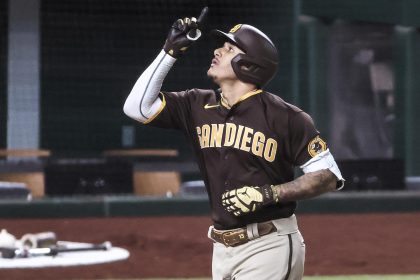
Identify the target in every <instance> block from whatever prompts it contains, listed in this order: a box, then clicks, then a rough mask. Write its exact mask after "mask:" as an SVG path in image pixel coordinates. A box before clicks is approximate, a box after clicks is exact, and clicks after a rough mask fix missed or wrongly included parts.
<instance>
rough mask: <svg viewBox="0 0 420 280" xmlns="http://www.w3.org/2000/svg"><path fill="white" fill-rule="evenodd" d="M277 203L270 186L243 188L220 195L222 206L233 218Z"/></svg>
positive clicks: (275, 195)
mask: <svg viewBox="0 0 420 280" xmlns="http://www.w3.org/2000/svg"><path fill="white" fill-rule="evenodd" d="M277 202H278V197H277V194H276V193H275V192H274V191H273V188H272V186H271V185H264V186H262V187H257V186H255V187H253V186H243V187H242V188H238V189H234V190H231V191H227V192H225V193H224V194H223V195H222V205H223V206H224V208H225V209H226V210H227V211H228V212H232V213H233V214H234V215H235V216H241V215H244V214H247V213H250V212H255V211H257V210H259V209H261V208H263V207H265V206H267V205H273V204H275V203H277Z"/></svg>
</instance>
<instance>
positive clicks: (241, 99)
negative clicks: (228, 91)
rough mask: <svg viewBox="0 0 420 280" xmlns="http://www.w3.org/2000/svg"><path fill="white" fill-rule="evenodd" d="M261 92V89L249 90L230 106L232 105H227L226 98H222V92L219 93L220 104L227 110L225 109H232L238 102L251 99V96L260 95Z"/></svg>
mask: <svg viewBox="0 0 420 280" xmlns="http://www.w3.org/2000/svg"><path fill="white" fill-rule="evenodd" d="M261 92H262V90H261V89H254V90H251V91H250V92H247V93H245V94H244V95H242V96H241V97H240V98H239V99H238V101H236V102H235V103H234V104H232V105H229V103H228V101H227V100H226V98H225V97H224V96H223V92H221V93H220V96H221V99H220V103H221V104H222V105H223V107H225V108H227V109H230V108H232V107H233V106H234V105H236V104H238V103H239V102H242V101H244V100H245V99H247V98H249V97H251V96H253V95H256V94H259V93H261Z"/></svg>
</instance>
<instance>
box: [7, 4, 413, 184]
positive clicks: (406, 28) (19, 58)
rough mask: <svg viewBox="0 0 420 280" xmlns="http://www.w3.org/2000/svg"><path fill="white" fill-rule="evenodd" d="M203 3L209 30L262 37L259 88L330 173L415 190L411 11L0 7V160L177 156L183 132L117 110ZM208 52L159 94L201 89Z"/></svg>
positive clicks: (182, 67) (206, 47) (204, 43)
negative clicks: (386, 180) (267, 60)
mask: <svg viewBox="0 0 420 280" xmlns="http://www.w3.org/2000/svg"><path fill="white" fill-rule="evenodd" d="M205 5H208V6H209V7H210V16H209V21H208V28H207V29H208V30H209V29H213V28H219V29H223V30H227V29H229V28H230V27H231V26H233V25H234V24H237V23H249V24H252V25H255V26H257V27H258V28H260V29H261V30H263V31H264V32H265V33H267V35H269V37H270V38H272V40H273V42H274V43H275V44H276V46H277V47H278V49H279V56H280V67H279V71H278V73H277V75H276V77H275V78H274V80H273V81H272V82H271V83H270V85H269V86H268V87H267V88H266V90H268V91H270V92H273V93H275V94H277V95H279V96H281V97H282V98H284V99H285V100H286V101H288V102H291V103H294V104H296V105H298V106H300V107H302V108H303V109H304V110H306V111H307V112H308V113H310V114H311V115H312V116H313V118H314V119H315V122H316V124H317V126H318V129H319V130H320V131H321V133H322V135H324V138H326V140H327V142H328V143H329V145H330V147H331V149H332V150H333V153H334V155H335V157H336V158H337V160H340V161H343V166H344V165H345V164H346V162H347V163H349V162H350V164H354V163H355V161H358V162H356V163H357V166H362V167H364V168H365V169H369V168H370V169H372V168H373V167H372V166H378V163H381V164H382V166H385V167H384V168H383V169H382V170H381V171H377V172H381V173H383V174H386V173H388V174H389V175H391V176H392V174H390V172H394V171H395V176H394V177H399V174H403V175H402V176H406V177H407V178H409V180H412V181H413V182H417V181H416V180H417V179H418V178H419V176H420V162H419V161H417V159H416V157H417V155H419V154H420V132H419V130H418V128H419V126H418V124H417V120H418V119H420V112H419V110H418V109H417V107H418V106H420V95H419V90H420V81H419V79H418V73H419V71H418V70H419V65H420V63H419V62H420V35H419V34H420V33H419V31H418V27H419V26H420V15H419V13H420V12H419V11H420V3H419V2H418V1H414V0H399V1H386V0H374V1H362V0H354V1H344V0H335V1H332V0H331V1H330V0H328V1H327V0H295V1H293V0H283V1H275V0H265V1H251V0H242V1H239V0H238V1H236V0H233V1H226V0H214V1H213V0H212V1H193V0H171V1H164V0H155V1H150V0H117V1H116V0H112V1H111V0H62V1H53V0H26V1H23V0H17V1H12V0H9V1H7V0H0V32H1V33H0V34H1V36H0V58H1V61H2V63H1V66H0V148H2V149H5V150H7V149H45V150H48V151H51V153H52V155H54V156H86V155H98V154H101V153H102V152H103V151H106V150H114V149H148V148H158V149H176V150H178V152H179V155H180V156H183V157H186V158H190V157H191V151H190V149H189V147H188V143H187V140H186V139H185V138H184V137H183V135H182V134H180V133H178V132H175V131H168V130H161V129H155V128H151V127H147V126H141V125H139V124H137V123H136V122H134V121H132V120H130V119H129V118H128V117H126V116H125V115H124V114H123V112H122V106H123V103H124V100H125V98H126V96H127V95H128V93H129V91H130V90H131V88H132V86H133V84H134V82H135V81H136V79H137V78H138V76H139V75H140V74H141V72H142V71H143V70H144V69H145V67H147V66H148V65H149V64H150V63H151V62H152V61H153V59H154V57H155V56H156V55H157V54H158V53H159V51H160V49H161V48H162V46H163V43H164V41H165V38H166V34H167V32H168V30H169V27H170V26H171V24H172V23H173V21H174V20H176V19H177V18H180V17H184V16H198V15H199V13H200V11H201V9H202V7H203V6H205ZM213 47H214V46H213V45H212V43H211V42H210V40H209V39H208V38H207V37H204V38H203V39H201V40H200V41H198V42H197V43H196V44H195V45H194V46H193V47H192V48H191V49H190V50H189V51H188V53H187V54H186V55H185V57H183V58H181V59H179V61H177V63H176V66H175V69H174V70H173V71H171V72H170V73H169V75H168V77H167V79H166V80H165V83H164V85H163V90H171V91H178V90H184V89H187V88H193V87H198V88H209V87H211V88H213V87H214V85H213V84H212V83H211V82H210V81H209V80H208V79H207V78H206V74H205V73H206V70H207V69H208V66H209V64H210V61H211V57H212V52H213ZM372 160H373V162H372ZM351 168H353V169H354V167H351ZM400 171H401V172H400ZM351 176H353V175H351ZM356 177H357V176H356ZM353 179H354V180H355V182H356V183H357V180H359V179H360V178H353ZM353 179H352V180H353ZM350 181H351V180H350ZM398 182H399V181H397V183H396V184H399V183H398ZM401 187H402V186H401Z"/></svg>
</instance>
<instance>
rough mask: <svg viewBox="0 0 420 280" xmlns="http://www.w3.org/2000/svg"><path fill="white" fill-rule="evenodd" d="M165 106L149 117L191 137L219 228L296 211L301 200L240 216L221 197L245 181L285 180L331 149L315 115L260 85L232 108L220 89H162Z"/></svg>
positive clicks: (254, 183) (282, 215) (269, 182)
mask: <svg viewBox="0 0 420 280" xmlns="http://www.w3.org/2000/svg"><path fill="white" fill-rule="evenodd" d="M160 98H161V99H162V101H163V102H162V106H161V108H160V111H159V112H158V113H157V114H156V115H155V116H153V117H152V118H150V119H149V120H148V121H147V122H146V123H147V124H149V125H152V126H157V127H163V128H175V129H180V130H182V131H183V132H184V134H185V135H186V136H187V138H188V139H190V141H191V144H192V146H193V149H194V152H195V154H196V157H197V161H198V166H199V168H200V171H201V174H202V176H203V180H204V182H205V185H206V189H207V192H208V195H209V200H210V204H211V211H212V219H213V221H214V226H215V228H216V229H231V228H237V227H243V226H245V225H246V224H249V223H256V222H264V221H268V220H273V219H279V218H285V217H289V216H290V215H292V214H293V213H294V211H295V209H296V202H288V203H281V204H277V205H272V206H269V207H266V208H263V209H261V210H260V211H256V212H254V213H250V214H246V215H243V216H239V217H236V216H234V215H233V214H232V213H229V212H227V211H226V210H225V209H224V208H223V206H222V202H221V197H222V194H223V193H224V192H225V191H228V190H232V189H235V188H240V187H242V186H244V185H248V186H261V185H265V184H281V183H285V182H289V181H292V180H293V179H294V167H295V166H300V165H302V164H304V163H305V162H307V161H308V160H310V159H311V158H312V157H313V156H314V155H316V154H317V153H319V152H322V151H324V150H326V144H325V142H324V141H322V139H321V138H319V136H318V135H319V132H318V131H317V130H316V128H315V126H314V123H313V121H312V119H311V117H310V116H309V115H308V114H306V113H305V112H303V111H302V110H301V109H299V108H297V107H296V106H293V105H291V104H289V103H287V102H285V101H284V100H283V99H281V98H280V97H278V96H276V95H274V94H271V93H268V92H265V91H262V90H254V91H251V92H249V93H247V94H245V95H243V96H242V97H241V98H240V100H239V101H238V102H237V103H236V104H235V105H233V106H232V107H231V108H229V106H228V105H227V103H226V101H225V99H224V98H222V96H221V94H220V93H219V92H217V91H214V90H203V89H192V90H186V91H182V92H162V93H161V95H160Z"/></svg>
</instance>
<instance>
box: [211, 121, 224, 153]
mask: <svg viewBox="0 0 420 280" xmlns="http://www.w3.org/2000/svg"><path fill="white" fill-rule="evenodd" d="M224 126H225V125H224V124H212V125H211V137H210V147H221V146H222V136H223V128H224Z"/></svg>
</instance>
